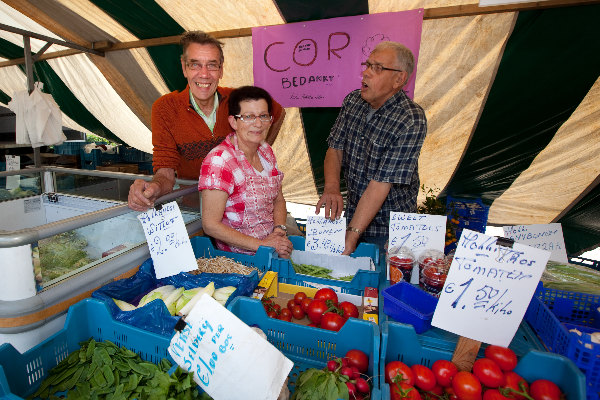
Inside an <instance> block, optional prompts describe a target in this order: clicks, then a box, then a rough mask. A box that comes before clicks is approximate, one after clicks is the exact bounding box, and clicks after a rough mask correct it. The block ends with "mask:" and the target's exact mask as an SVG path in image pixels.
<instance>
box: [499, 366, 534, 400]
mask: <svg viewBox="0 0 600 400" xmlns="http://www.w3.org/2000/svg"><path fill="white" fill-rule="evenodd" d="M504 380H505V382H504V385H503V386H502V387H503V388H510V389H513V390H516V391H518V392H523V391H525V393H529V384H528V383H527V381H526V380H525V379H523V378H522V377H521V376H520V375H519V374H517V373H516V372H514V371H508V372H506V373H505V374H504ZM521 386H522V387H523V388H521ZM510 395H511V396H512V398H514V399H515V400H525V399H526V397H524V396H521V395H518V394H516V393H514V392H513V393H511V394H510Z"/></svg>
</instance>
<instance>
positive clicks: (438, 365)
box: [431, 360, 458, 387]
mask: <svg viewBox="0 0 600 400" xmlns="http://www.w3.org/2000/svg"><path fill="white" fill-rule="evenodd" d="M431 370H432V371H433V374H434V375H435V380H436V381H437V383H438V384H439V385H440V386H443V387H450V386H451V385H452V378H453V377H454V375H456V373H457V372H458V367H457V366H456V365H455V364H454V363H453V362H452V361H448V360H437V361H436V362H434V363H433V365H432V366H431Z"/></svg>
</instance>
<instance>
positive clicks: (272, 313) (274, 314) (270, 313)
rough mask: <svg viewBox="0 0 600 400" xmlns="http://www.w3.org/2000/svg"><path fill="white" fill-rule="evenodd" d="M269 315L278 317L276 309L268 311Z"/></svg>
mask: <svg viewBox="0 0 600 400" xmlns="http://www.w3.org/2000/svg"><path fill="white" fill-rule="evenodd" d="M267 316H268V317H269V318H277V313H276V312H275V311H273V310H271V311H269V312H267Z"/></svg>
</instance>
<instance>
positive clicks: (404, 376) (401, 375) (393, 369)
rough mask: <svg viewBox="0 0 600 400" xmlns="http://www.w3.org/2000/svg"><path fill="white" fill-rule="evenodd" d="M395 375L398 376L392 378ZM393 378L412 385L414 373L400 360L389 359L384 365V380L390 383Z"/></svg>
mask: <svg viewBox="0 0 600 400" xmlns="http://www.w3.org/2000/svg"><path fill="white" fill-rule="evenodd" d="M396 376H398V378H396V379H394V378H395V377H396ZM394 380H397V381H402V382H405V383H407V384H409V385H411V386H412V385H414V384H415V374H414V373H413V371H412V369H411V368H410V367H409V366H408V365H406V364H404V363H403V362H402V361H390V362H389V363H387V364H386V365H385V382H386V383H389V384H390V385H391V384H393V383H394Z"/></svg>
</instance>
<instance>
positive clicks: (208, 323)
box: [169, 294, 294, 400]
mask: <svg viewBox="0 0 600 400" xmlns="http://www.w3.org/2000/svg"><path fill="white" fill-rule="evenodd" d="M185 322H186V326H185V328H184V329H183V330H182V331H181V332H176V333H175V335H174V336H173V338H172V339H171V344H170V346H169V354H170V355H171V357H173V360H174V361H175V362H176V363H177V364H178V365H179V366H181V367H182V368H183V369H185V370H186V371H188V372H193V373H194V381H195V382H196V383H197V384H198V385H200V387H201V388H202V390H204V391H205V392H206V393H208V394H209V395H210V396H211V397H212V398H213V399H215V400H222V399H239V398H246V399H265V400H275V399H277V397H278V396H279V392H280V390H281V387H282V386H283V384H284V382H285V380H286V378H287V376H288V374H289V372H290V371H291V369H292V367H293V365H294V364H293V362H292V361H291V360H289V359H288V358H287V357H285V356H284V355H283V354H282V353H281V352H280V351H279V350H277V349H276V348H275V347H274V346H273V345H272V344H271V343H269V342H268V341H266V340H265V339H263V338H262V337H260V336H259V335H258V333H256V332H255V331H253V330H252V329H250V328H249V327H248V326H247V325H246V324H244V323H243V322H242V321H241V320H240V319H238V318H237V317H236V316H235V315H234V314H233V313H231V312H230V311H229V310H227V309H226V308H224V307H223V306H221V305H220V304H219V303H217V301H216V300H215V299H213V298H212V297H210V296H208V295H206V294H205V295H203V296H202V297H201V298H200V300H198V303H197V304H196V305H195V306H194V307H193V308H192V311H191V312H190V313H189V314H188V316H187V317H186V319H185Z"/></svg>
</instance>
